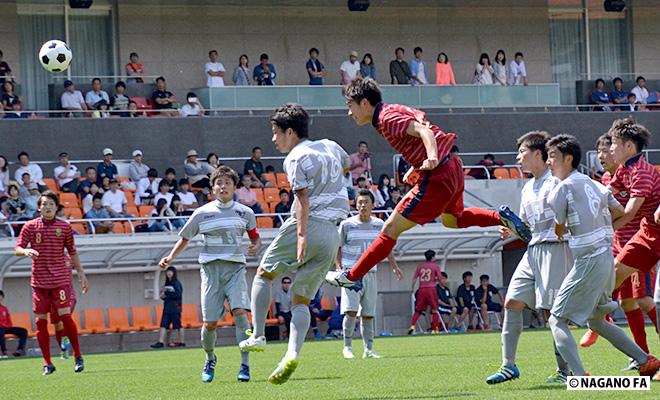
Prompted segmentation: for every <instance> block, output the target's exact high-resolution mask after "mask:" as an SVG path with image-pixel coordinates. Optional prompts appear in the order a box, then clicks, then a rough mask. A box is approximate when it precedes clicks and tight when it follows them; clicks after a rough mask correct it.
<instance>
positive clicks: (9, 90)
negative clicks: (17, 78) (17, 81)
mask: <svg viewBox="0 0 660 400" xmlns="http://www.w3.org/2000/svg"><path fill="white" fill-rule="evenodd" d="M3 89H4V91H5V92H4V93H3V94H2V100H1V101H2V109H3V110H5V111H13V109H12V107H11V106H12V105H13V104H14V103H17V102H19V101H20V99H19V98H18V96H17V95H16V94H14V82H12V81H5V83H4V84H3Z"/></svg>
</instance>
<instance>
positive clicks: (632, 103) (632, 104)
mask: <svg viewBox="0 0 660 400" xmlns="http://www.w3.org/2000/svg"><path fill="white" fill-rule="evenodd" d="M626 100H627V101H626V106H624V107H623V108H622V110H623V111H639V110H640V109H645V108H642V107H644V106H643V105H642V104H639V103H637V96H635V93H628V97H627V99H626Z"/></svg>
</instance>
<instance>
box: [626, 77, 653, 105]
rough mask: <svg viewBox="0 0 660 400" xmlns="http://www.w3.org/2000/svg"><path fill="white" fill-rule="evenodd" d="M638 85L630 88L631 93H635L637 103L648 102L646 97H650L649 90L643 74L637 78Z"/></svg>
mask: <svg viewBox="0 0 660 400" xmlns="http://www.w3.org/2000/svg"><path fill="white" fill-rule="evenodd" d="M635 82H636V83H637V85H636V86H635V87H634V88H632V89H630V93H632V94H634V95H635V98H636V100H635V101H636V103H641V104H646V99H647V98H648V97H649V91H648V90H646V88H645V87H644V86H646V79H644V77H643V76H638V77H637V79H635Z"/></svg>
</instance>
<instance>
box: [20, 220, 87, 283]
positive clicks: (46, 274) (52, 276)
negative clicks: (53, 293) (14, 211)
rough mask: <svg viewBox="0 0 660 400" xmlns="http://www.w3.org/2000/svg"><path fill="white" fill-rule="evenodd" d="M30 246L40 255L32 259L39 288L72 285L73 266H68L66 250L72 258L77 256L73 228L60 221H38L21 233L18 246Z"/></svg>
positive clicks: (32, 221)
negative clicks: (65, 255)
mask: <svg viewBox="0 0 660 400" xmlns="http://www.w3.org/2000/svg"><path fill="white" fill-rule="evenodd" d="M28 245H30V246H31V247H32V248H33V249H34V250H36V251H38V252H39V257H37V258H36V259H33V260H32V279H31V281H30V285H31V286H32V287H35V288H42V289H54V288H58V287H62V286H68V285H70V284H71V266H67V263H66V261H65V257H64V249H66V250H67V251H68V252H69V255H70V256H73V255H75V254H77V250H76V246H75V243H74V239H73V229H71V225H70V224H69V223H68V222H66V221H64V220H61V219H59V218H54V219H52V220H50V221H46V220H44V219H43V218H35V219H33V220H31V221H28V222H27V223H26V224H25V225H24V226H23V229H22V230H21V234H20V235H19V237H18V241H17V242H16V247H22V248H27V247H28Z"/></svg>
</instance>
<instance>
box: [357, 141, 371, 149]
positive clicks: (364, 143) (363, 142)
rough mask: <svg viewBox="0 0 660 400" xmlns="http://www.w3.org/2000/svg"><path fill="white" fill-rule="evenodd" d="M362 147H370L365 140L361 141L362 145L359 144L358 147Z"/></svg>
mask: <svg viewBox="0 0 660 400" xmlns="http://www.w3.org/2000/svg"><path fill="white" fill-rule="evenodd" d="M362 145H365V146H369V144H368V143H367V142H365V141H364V140H360V143H358V147H359V146H362Z"/></svg>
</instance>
